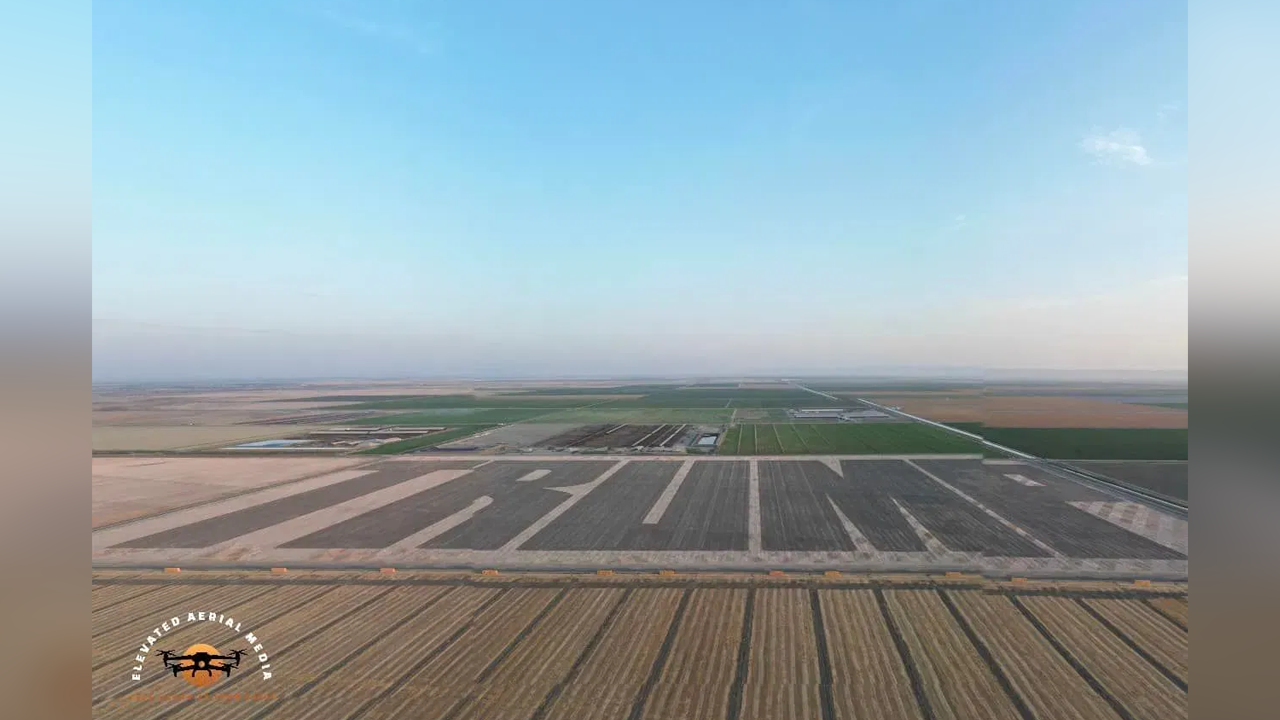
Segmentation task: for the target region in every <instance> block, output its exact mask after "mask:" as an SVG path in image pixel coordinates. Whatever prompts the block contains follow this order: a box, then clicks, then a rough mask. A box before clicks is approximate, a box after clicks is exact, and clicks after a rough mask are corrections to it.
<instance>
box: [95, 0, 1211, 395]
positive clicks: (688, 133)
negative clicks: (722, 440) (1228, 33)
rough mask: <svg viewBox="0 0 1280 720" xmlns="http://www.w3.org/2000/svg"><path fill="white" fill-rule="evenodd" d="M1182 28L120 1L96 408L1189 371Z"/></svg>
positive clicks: (1153, 6) (800, 8) (107, 62)
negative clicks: (506, 383)
mask: <svg viewBox="0 0 1280 720" xmlns="http://www.w3.org/2000/svg"><path fill="white" fill-rule="evenodd" d="M1186 60H1187V58H1186V10H1185V7H1184V6H1181V5H1179V4H1177V3H1167V2H1156V1H1154V0H1153V1H1150V2H1147V1H1134V2H1125V3H1114V2H1103V1H1097V2H1094V1H1092V0H1091V1H1088V2H1037V3H1027V2H1013V1H1003V0H1002V1H999V2H997V1H994V0H993V1H991V2H985V3H962V2H959V1H958V0H956V1H950V0H927V1H922V2H903V3H850V2H791V3H784V2H745V3H728V2H694V3H653V2H609V3H597V2H587V1H586V0H575V1H572V2H571V1H567V0H544V1H542V2H537V3H532V2H521V1H518V0H508V1H506V2H485V3H444V2H434V3H431V2H410V1H408V0H401V1H395V0H368V1H366V2H326V1H324V0H317V1H316V2H303V1H301V0H298V1H295V2H286V1H284V0H263V1H262V2H248V1H246V0H232V1H230V2H227V1H221V2H213V1H209V0H189V1H187V2H181V3H173V2H164V1H161V0H145V1H144V0H121V1H120V2H113V3H108V4H100V5H98V6H97V7H96V8H95V13H94V98H93V100H94V138H93V142H94V178H93V180H94V194H95V198H94V255H93V281H94V287H93V298H94V308H93V310H94V318H95V362H94V365H95V368H94V369H95V377H99V378H101V379H118V378H138V377H151V376H156V377H159V376H166V377H177V376H183V375H190V376H193V377H202V376H256V375H271V376H280V375H281V374H285V375H288V374H295V373H296V374H298V375H326V374H345V375H350V374H356V375H359V374H369V375H387V374H436V373H444V374H451V373H462V374H469V373H471V372H477V373H478V372H489V373H497V374H507V373H511V374H518V373H524V372H528V373H538V372H549V373H564V374H570V373H586V372H594V373H608V372H654V373H662V372H713V371H716V370H721V371H723V372H725V373H737V372H773V371H777V372H792V373H794V372H798V371H804V370H811V371H814V372H832V371H848V372H856V371H858V370H859V368H862V367H866V366H871V365H877V366H880V365H931V366H934V365H936V366H944V365H945V366H999V367H1042V368H1052V367H1061V368H1147V367H1149V368H1179V367H1185V365H1186V287H1187V283H1186V275H1187V202H1186V184H1187V183H1186V146H1187V140H1186V126H1187V123H1186Z"/></svg>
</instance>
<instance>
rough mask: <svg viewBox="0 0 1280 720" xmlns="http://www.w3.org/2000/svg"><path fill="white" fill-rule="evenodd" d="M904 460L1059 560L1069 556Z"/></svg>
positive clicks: (958, 489)
mask: <svg viewBox="0 0 1280 720" xmlns="http://www.w3.org/2000/svg"><path fill="white" fill-rule="evenodd" d="M903 462H905V463H906V464H908V465H910V466H911V467H913V468H915V469H916V470H919V471H920V472H922V473H924V474H925V476H927V477H928V478H930V479H931V480H933V481H934V482H936V483H938V484H939V485H941V486H942V487H944V488H946V489H948V490H950V491H951V492H953V493H955V494H956V495H959V496H960V497H962V498H964V499H965V500H967V501H969V503H970V504H972V505H973V506H974V507H976V508H978V509H979V510H981V511H982V512H984V513H986V514H987V515H989V516H991V518H992V519H994V520H995V521H996V522H998V523H1000V524H1001V525H1004V526H1005V527H1007V528H1009V529H1010V530H1012V531H1014V532H1015V533H1017V534H1018V535H1020V536H1022V537H1023V538H1025V539H1026V540H1029V541H1030V542H1031V543H1032V544H1033V545H1035V546H1036V547H1038V548H1040V549H1041V550H1044V551H1045V552H1047V553H1049V554H1050V555H1052V556H1053V557H1054V558H1057V559H1059V560H1065V559H1066V558H1067V556H1066V555H1063V554H1062V553H1060V552H1058V551H1057V550H1055V549H1053V548H1052V547H1051V546H1049V545H1048V544H1047V543H1045V542H1044V541H1042V540H1040V539H1039V538H1037V537H1036V536H1034V535H1032V534H1031V533H1029V532H1027V531H1026V530H1024V529H1022V528H1021V527H1019V526H1018V525H1016V524H1014V523H1013V522H1012V521H1011V520H1008V519H1007V518H1005V517H1004V516H1003V515H1001V514H1000V513H998V512H996V511H995V510H992V509H991V508H989V507H987V506H986V505H984V504H982V503H981V502H979V501H978V500H977V499H976V498H974V497H972V496H971V495H969V494H968V493H966V492H965V491H963V490H961V489H960V488H958V487H956V486H954V485H952V484H951V483H949V482H947V481H946V480H943V479H942V478H940V477H938V476H937V475H934V474H933V473H931V472H929V471H928V470H925V469H924V468H922V467H920V466H919V465H917V464H915V463H914V462H912V461H911V460H903Z"/></svg>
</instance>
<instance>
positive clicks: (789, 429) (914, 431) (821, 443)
mask: <svg viewBox="0 0 1280 720" xmlns="http://www.w3.org/2000/svg"><path fill="white" fill-rule="evenodd" d="M734 429H735V430H738V431H740V434H739V435H738V437H737V440H738V441H737V443H736V444H731V443H729V442H727V440H728V439H729V438H728V436H727V435H726V442H725V443H721V446H720V453H721V454H725V455H801V454H805V453H831V454H836V455H898V454H905V455H909V454H933V453H939V454H944V453H945V454H966V455H978V454H982V446H981V445H979V444H978V443H976V442H974V441H971V440H967V439H965V438H962V437H959V436H956V435H952V434H950V433H948V432H946V431H945V430H940V429H938V428H934V427H929V426H928V425H918V424H914V423H873V424H866V425H853V424H844V423H838V424H836V423H830V424H818V423H810V424H795V425H792V424H775V425H767V424H755V425H740V426H737V427H735V428H734Z"/></svg>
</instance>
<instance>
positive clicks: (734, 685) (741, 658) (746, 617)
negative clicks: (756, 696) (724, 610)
mask: <svg viewBox="0 0 1280 720" xmlns="http://www.w3.org/2000/svg"><path fill="white" fill-rule="evenodd" d="M755 611H756V589H755V588H748V589H747V600H746V603H744V604H743V607H742V635H741V636H740V637H739V638H738V661H737V664H736V667H735V669H734V671H733V682H731V683H730V684H729V703H728V712H726V713H725V720H738V716H739V715H741V714H742V695H743V692H744V691H745V690H746V687H747V675H748V674H749V673H750V672H751V636H752V635H753V634H754V625H755Z"/></svg>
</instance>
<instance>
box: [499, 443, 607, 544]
mask: <svg viewBox="0 0 1280 720" xmlns="http://www.w3.org/2000/svg"><path fill="white" fill-rule="evenodd" d="M630 462H631V461H630V460H619V461H618V462H617V463H615V464H614V466H613V467H611V468H609V469H608V470H605V471H604V472H603V473H601V474H600V476H599V477H597V478H596V479H595V480H592V481H591V482H588V483H583V484H581V485H574V486H571V487H565V488H547V489H548V490H559V491H560V492H567V493H569V497H567V498H565V499H564V501H563V502H561V503H560V504H559V505H557V506H555V507H553V508H551V510H550V511H548V512H547V514H546V515H543V516H542V517H540V518H538V519H537V520H535V521H533V523H532V524H531V525H529V527H526V528H525V529H524V530H521V531H520V533H519V534H518V535H516V536H515V537H513V538H511V539H510V540H508V541H507V543H506V544H505V545H503V546H502V547H501V548H499V551H500V552H512V551H514V550H519V549H520V546H521V545H523V544H525V543H527V542H529V540H530V539H532V538H533V536H534V535H537V534H538V533H540V532H542V531H543V529H545V528H546V527H547V526H548V525H550V524H551V523H553V522H555V520H556V518H558V517H560V516H561V515H563V514H565V513H566V512H568V511H569V508H571V507H573V506H574V505H576V504H577V503H578V501H579V500H581V499H582V498H584V497H586V496H587V494H588V493H590V492H591V491H592V490H595V489H596V488H598V487H600V486H601V485H603V484H604V483H605V481H606V480H608V479H609V478H611V477H613V476H614V475H615V474H616V473H617V472H618V471H619V470H621V469H622V468H624V467H626V466H627V465H628V464H630Z"/></svg>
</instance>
